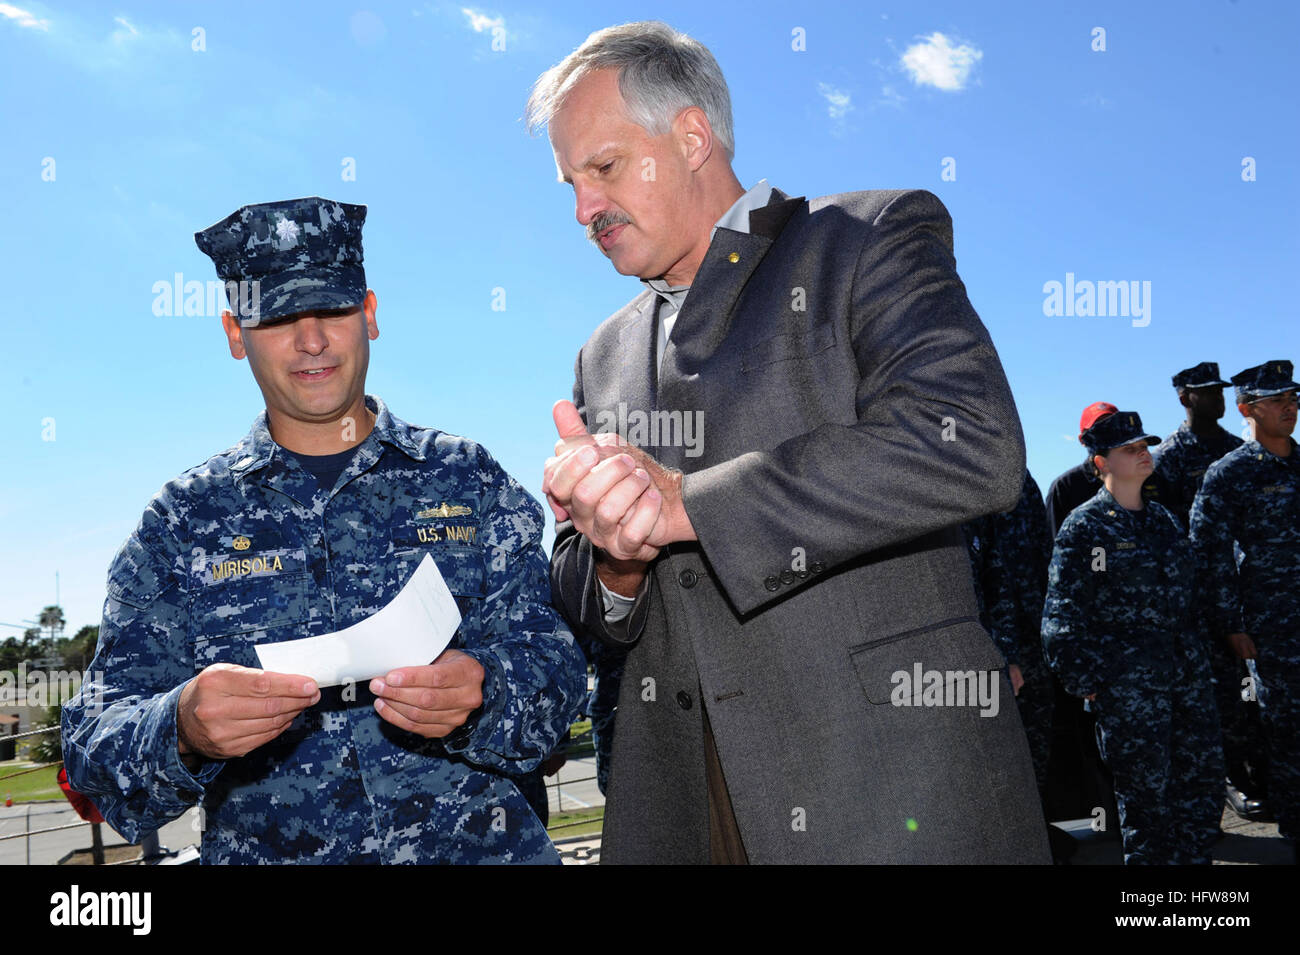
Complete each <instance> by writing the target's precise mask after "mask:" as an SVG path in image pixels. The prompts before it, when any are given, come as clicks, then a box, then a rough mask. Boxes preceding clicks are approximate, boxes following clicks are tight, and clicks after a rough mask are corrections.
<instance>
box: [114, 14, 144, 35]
mask: <svg viewBox="0 0 1300 955" xmlns="http://www.w3.org/2000/svg"><path fill="white" fill-rule="evenodd" d="M113 22H114V23H120V24H122V26H124V27H126V28H127V29H128V30H130V31H131V36H139V35H140V31H139V30H137V29H136V28H135V27H133V26H131V24H130V23H128V22H127V19H126V17H113Z"/></svg>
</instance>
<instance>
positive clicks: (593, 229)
mask: <svg viewBox="0 0 1300 955" xmlns="http://www.w3.org/2000/svg"><path fill="white" fill-rule="evenodd" d="M631 224H632V220H631V219H629V218H628V217H627V216H626V215H624V214H623V213H621V212H598V213H597V214H596V218H594V219H592V220H591V222H589V223H587V238H588V239H590V240H591V241H592V242H599V241H600V240H599V239H598V236H599V235H600V234H601V233H602V232H604V231H605V230H606V229H612V228H614V226H616V225H631Z"/></svg>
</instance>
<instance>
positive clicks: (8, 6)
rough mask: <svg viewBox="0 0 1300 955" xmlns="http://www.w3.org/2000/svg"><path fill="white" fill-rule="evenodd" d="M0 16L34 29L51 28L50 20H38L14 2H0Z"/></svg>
mask: <svg viewBox="0 0 1300 955" xmlns="http://www.w3.org/2000/svg"><path fill="white" fill-rule="evenodd" d="M0 17H4V18H5V19H7V20H12V21H14V23H16V24H18V26H20V27H28V28H29V29H32V30H49V28H50V21H49V20H38V19H36V17H34V16H33V15H32V14H30V13H28V12H27V11H26V10H23V9H22V8H21V7H15V6H14V5H13V4H12V3H0Z"/></svg>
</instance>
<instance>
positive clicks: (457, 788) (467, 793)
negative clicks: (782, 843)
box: [63, 198, 585, 863]
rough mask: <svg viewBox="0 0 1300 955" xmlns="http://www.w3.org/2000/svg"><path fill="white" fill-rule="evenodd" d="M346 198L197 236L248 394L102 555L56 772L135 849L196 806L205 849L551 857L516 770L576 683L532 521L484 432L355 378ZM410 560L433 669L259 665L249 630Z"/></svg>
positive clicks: (266, 634)
mask: <svg viewBox="0 0 1300 955" xmlns="http://www.w3.org/2000/svg"><path fill="white" fill-rule="evenodd" d="M365 211H366V210H365V207H364V206H359V205H350V204H347V203H339V202H332V201H329V200H324V199H319V198H308V199H297V200H291V201H286V202H274V203H265V204H261V205H252V206H245V207H243V208H241V209H239V210H238V211H236V212H235V213H233V214H232V215H230V216H229V217H227V218H226V219H223V220H222V221H221V222H218V223H217V224H216V225H214V226H212V227H210V228H208V229H205V230H203V231H202V232H200V233H198V234H197V235H196V236H195V238H196V241H197V242H198V244H199V247H200V248H201V249H202V250H203V251H204V252H205V253H206V254H208V255H209V256H210V257H211V258H212V260H213V261H214V263H215V264H216V267H217V272H218V274H219V275H220V276H221V277H222V279H224V280H226V281H227V283H228V284H227V288H228V290H231V291H230V296H229V297H230V298H231V301H232V305H235V306H237V307H238V309H239V311H240V313H241V314H240V316H239V318H238V319H236V318H235V316H234V315H232V313H231V312H229V311H227V312H225V313H224V314H223V316H222V322H223V325H224V328H225V331H226V335H227V337H228V342H229V348H230V352H231V355H232V356H233V357H235V358H236V359H242V358H244V357H247V358H248V360H249V364H250V366H251V368H252V371H253V377H254V378H255V379H256V381H257V384H258V386H259V388H260V389H261V391H262V395H263V397H264V399H265V402H266V410H265V412H263V413H262V415H260V416H259V417H258V419H257V420H256V421H255V422H254V423H253V428H252V430H251V431H250V432H249V433H248V435H247V436H246V437H244V438H243V439H242V440H241V441H240V442H239V443H238V444H236V445H235V446H234V447H232V448H230V449H229V450H226V451H223V452H221V453H220V454H217V455H215V456H213V457H212V458H210V459H208V460H207V461H205V462H203V463H202V464H199V465H197V466H195V467H193V468H190V469H189V470H188V471H186V472H184V473H183V474H182V475H181V476H180V477H178V478H176V479H175V480H173V481H171V482H169V483H167V484H166V485H165V486H164V487H163V488H162V490H161V491H159V492H158V493H157V494H156V495H155V496H154V498H153V500H152V501H151V502H150V503H149V506H148V508H147V509H146V510H145V512H144V516H143V517H142V518H141V520H140V523H139V525H138V526H137V528H136V530H135V531H134V533H132V534H131V536H130V537H129V538H128V539H127V541H126V543H125V544H124V545H123V547H122V549H121V550H120V551H119V552H118V554H117V556H116V558H115V559H114V561H113V563H112V566H111V567H110V568H109V574H108V597H107V600H106V601H105V605H104V620H103V625H102V627H101V628H100V633H99V646H98V651H97V653H96V656H95V660H94V662H93V664H92V665H91V671H92V672H100V671H102V673H103V678H102V682H101V681H88V682H87V684H86V685H85V686H84V687H83V690H82V693H81V695H80V696H79V697H78V698H77V699H76V700H74V701H73V702H71V703H69V704H67V705H65V706H64V708H63V750H64V759H65V761H66V763H67V768H68V774H69V777H70V780H71V782H72V785H73V787H74V788H76V789H77V790H79V791H81V792H83V793H85V794H86V795H87V796H89V797H90V798H91V799H92V800H93V801H94V802H95V804H96V806H98V807H99V809H100V811H101V812H102V813H103V815H104V817H105V818H106V820H107V821H108V822H109V823H110V824H111V825H112V826H113V828H115V829H116V830H117V831H118V832H120V833H121V834H122V835H123V836H124V837H125V838H127V839H129V840H132V841H134V840H136V839H138V838H140V836H142V835H143V834H146V833H148V832H150V831H151V830H154V829H157V828H158V827H159V826H161V825H163V824H164V823H166V822H168V821H170V820H172V819H174V818H176V817H177V816H179V815H181V814H182V813H183V812H185V811H186V810H187V809H189V808H190V807H191V806H194V805H196V804H201V805H202V807H203V816H204V820H205V826H204V832H203V840H202V860H203V861H204V862H205V863H213V862H236V863H252V862H294V863H306V862H315V863H322V862H323V863H343V862H346V863H397V862H407V863H426V862H529V863H535V862H548V863H553V862H558V856H557V854H556V852H555V849H554V847H553V846H552V845H551V842H550V840H549V839H548V837H547V834H546V831H545V829H544V828H543V827H542V825H541V823H540V822H539V821H538V819H537V817H536V816H535V815H534V813H533V812H532V810H531V809H530V808H529V806H528V803H527V801H526V800H525V799H524V797H523V796H522V795H521V794H520V792H519V789H518V787H517V786H516V785H515V783H514V782H512V777H516V776H520V775H522V774H525V773H527V772H530V771H532V770H533V769H535V768H536V767H537V765H538V764H539V763H540V762H541V760H542V759H543V758H545V757H546V755H547V754H548V753H549V752H550V751H551V749H552V748H553V747H554V745H555V743H556V741H557V740H558V739H559V738H560V736H561V734H563V733H564V731H565V729H566V728H567V727H568V725H569V722H570V721H571V719H572V718H573V716H574V714H575V713H576V711H577V709H578V706H579V704H580V702H581V699H582V694H583V691H584V689H585V680H584V669H585V667H584V664H583V660H582V655H581V653H580V652H579V651H578V649H577V647H576V645H575V643H574V641H573V638H572V636H571V634H570V633H569V631H568V630H567V629H566V627H565V625H564V623H563V622H562V621H560V619H559V618H558V616H557V615H556V613H555V611H554V610H552V609H551V606H550V588H549V586H548V567H547V559H546V556H545V554H544V553H543V552H542V550H541V546H540V536H541V531H542V527H543V523H542V512H541V509H540V507H539V506H538V504H537V502H536V501H535V500H534V499H533V498H532V497H530V496H529V494H528V493H527V492H526V491H525V490H524V489H523V488H522V487H521V486H520V485H519V484H518V483H516V482H515V481H514V480H513V479H512V478H511V477H510V476H509V475H508V474H506V473H505V472H504V471H503V470H502V469H501V467H500V466H499V465H498V464H497V463H496V461H494V460H493V459H492V457H491V456H490V455H489V454H488V453H487V451H485V450H484V449H483V448H482V447H480V446H479V445H477V444H475V443H474V442H472V441H469V440H467V439H464V438H460V437H456V436H454V435H450V434H446V433H443V432H441V431H437V430H435V429H431V428H422V427H417V426H414V425H411V424H407V423H406V422H404V421H402V420H400V419H399V418H397V417H396V416H395V415H393V414H392V413H391V412H390V411H389V410H388V408H387V406H386V405H385V404H384V403H383V402H382V401H381V400H379V399H378V398H376V397H373V396H370V395H366V394H365V391H364V387H365V375H366V368H367V364H368V361H369V341H370V340H371V339H374V338H376V337H377V336H378V334H379V330H378V326H377V325H376V323H375V309H376V298H375V294H374V292H372V291H369V290H367V288H366V281H365V273H364V271H363V269H362V251H361V228H362V224H363V222H364V220H365ZM241 282H242V283H247V284H246V285H243V286H240V285H238V284H234V285H232V284H230V283H241ZM250 287H251V288H252V290H253V292H252V294H251V295H249V294H247V292H248V289H249V288H250ZM236 288H238V289H240V290H241V291H240V292H234V291H233V289H236ZM426 554H427V555H431V556H432V558H433V559H434V561H435V562H436V563H437V565H438V568H439V570H440V571H441V573H442V576H443V578H444V579H445V580H446V582H447V585H448V587H449V589H450V590H451V592H452V593H453V594H454V595H455V598H456V602H457V604H458V606H459V608H460V611H461V614H462V617H463V620H462V623H461V625H460V628H459V630H458V631H457V634H456V636H455V638H454V639H453V641H452V643H451V646H450V647H449V648H448V649H447V650H446V651H444V652H443V653H442V654H441V655H440V656H439V657H438V658H437V660H435V661H413V662H420V663H423V664H425V665H412V666H406V667H402V668H399V669H395V670H392V671H390V672H389V673H386V674H383V675H382V676H379V677H376V678H375V679H374V680H372V681H371V682H370V683H369V684H368V685H364V686H361V685H351V684H345V685H343V686H341V687H340V686H334V687H318V686H317V685H316V684H315V683H314V682H313V681H312V680H310V679H308V678H306V677H303V676H301V675H295V674H284V673H273V672H266V671H263V670H260V669H257V666H258V662H257V657H256V654H255V652H254V646H255V645H257V644H262V643H274V642H279V641H283V640H292V639H296V638H300V637H308V636H316V635H321V634H326V633H330V632H332V631H336V630H340V629H342V628H344V627H347V626H349V625H351V624H355V623H357V622H358V621H361V620H363V619H366V618H367V617H370V616H371V615H373V614H374V613H375V612H376V611H378V610H379V609H381V608H382V607H384V606H385V605H386V604H388V603H389V601H391V600H392V599H393V597H394V596H395V595H396V594H397V593H398V591H399V590H400V589H401V588H402V586H403V585H404V584H405V583H406V581H407V579H408V578H409V577H410V575H411V574H412V572H413V571H414V570H415V569H416V567H417V565H418V564H419V563H420V561H421V560H422V558H423V557H424V556H425V555H426Z"/></svg>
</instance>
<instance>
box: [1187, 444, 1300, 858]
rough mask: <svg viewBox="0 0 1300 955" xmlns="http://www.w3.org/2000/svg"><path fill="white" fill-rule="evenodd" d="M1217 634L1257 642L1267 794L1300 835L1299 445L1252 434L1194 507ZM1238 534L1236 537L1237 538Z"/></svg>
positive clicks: (1290, 830) (1283, 826)
mask: <svg viewBox="0 0 1300 955" xmlns="http://www.w3.org/2000/svg"><path fill="white" fill-rule="evenodd" d="M1191 535H1192V541H1193V543H1194V545H1195V546H1196V549H1197V553H1198V556H1199V559H1200V561H1201V566H1202V568H1203V572H1204V574H1205V578H1204V581H1203V585H1202V593H1203V595H1204V597H1205V598H1206V599H1205V606H1204V613H1205V615H1206V618H1207V620H1208V623H1209V627H1210V632H1211V635H1212V636H1213V637H1214V638H1216V639H1223V638H1224V637H1226V636H1227V635H1228V634H1230V633H1246V634H1249V636H1250V638H1251V640H1252V641H1253V642H1254V644H1255V652H1256V660H1255V663H1256V668H1257V670H1258V674H1259V682H1260V683H1261V684H1262V686H1260V687H1257V688H1256V691H1257V693H1258V695H1259V698H1260V701H1261V703H1262V704H1263V707H1262V712H1263V717H1264V725H1265V729H1266V731H1267V736H1268V743H1269V757H1270V760H1269V790H1268V798H1269V803H1270V805H1271V806H1272V808H1273V812H1274V815H1275V816H1276V818H1277V821H1278V828H1279V830H1280V831H1281V832H1282V834H1283V835H1284V836H1288V837H1290V838H1292V839H1294V838H1297V837H1298V836H1300V453H1297V448H1296V442H1295V441H1294V440H1292V441H1291V454H1290V455H1289V456H1287V457H1285V458H1282V457H1278V456H1277V455H1275V454H1273V453H1272V452H1271V451H1269V450H1268V449H1267V448H1265V447H1264V446H1263V445H1261V444H1260V443H1259V442H1257V441H1254V440H1251V441H1247V442H1245V443H1244V444H1243V445H1242V446H1241V447H1239V448H1237V449H1236V450H1235V451H1232V452H1229V453H1228V454H1227V455H1225V456H1224V457H1222V458H1220V459H1219V460H1218V461H1216V462H1215V463H1214V464H1213V465H1211V466H1210V469H1209V471H1208V472H1206V475H1205V481H1204V482H1203V483H1202V485H1201V492H1200V494H1198V495H1197V497H1196V504H1195V505H1194V506H1193V507H1192V528H1191ZM1234 544H1235V545H1236V547H1235V548H1234Z"/></svg>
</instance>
